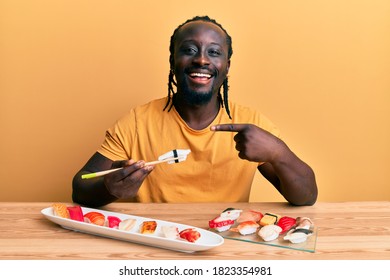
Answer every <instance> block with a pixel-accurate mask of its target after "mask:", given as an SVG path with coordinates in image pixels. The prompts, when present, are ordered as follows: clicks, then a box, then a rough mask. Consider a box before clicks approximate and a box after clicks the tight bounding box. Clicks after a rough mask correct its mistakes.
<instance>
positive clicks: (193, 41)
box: [180, 39, 222, 48]
mask: <svg viewBox="0 0 390 280" xmlns="http://www.w3.org/2000/svg"><path fill="white" fill-rule="evenodd" d="M196 42H197V41H195V40H192V39H189V40H184V41H182V42H181V43H180V44H185V43H196ZM210 45H216V46H219V47H221V48H222V45H221V44H219V43H216V42H211V43H210Z"/></svg>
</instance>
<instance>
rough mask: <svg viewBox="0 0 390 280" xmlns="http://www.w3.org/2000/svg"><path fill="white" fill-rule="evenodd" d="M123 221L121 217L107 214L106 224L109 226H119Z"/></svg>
mask: <svg viewBox="0 0 390 280" xmlns="http://www.w3.org/2000/svg"><path fill="white" fill-rule="evenodd" d="M120 222H121V219H119V218H118V217H115V216H107V222H106V226H108V227H109V228H115V229H117V228H119V224H120Z"/></svg>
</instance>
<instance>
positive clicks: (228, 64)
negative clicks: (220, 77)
mask: <svg viewBox="0 0 390 280" xmlns="http://www.w3.org/2000/svg"><path fill="white" fill-rule="evenodd" d="M229 69H230V59H229V60H228V63H227V68H226V74H227V73H229Z"/></svg>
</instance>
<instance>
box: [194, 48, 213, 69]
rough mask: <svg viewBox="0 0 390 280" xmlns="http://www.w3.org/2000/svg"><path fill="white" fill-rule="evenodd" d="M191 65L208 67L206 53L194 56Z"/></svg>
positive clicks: (208, 61)
mask: <svg viewBox="0 0 390 280" xmlns="http://www.w3.org/2000/svg"><path fill="white" fill-rule="evenodd" d="M193 63H194V64H197V65H200V66H203V65H209V64H210V60H209V57H208V55H207V53H206V52H203V51H200V52H198V53H197V54H196V55H195V56H194V59H193Z"/></svg>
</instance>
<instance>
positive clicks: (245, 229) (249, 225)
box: [230, 221, 260, 235]
mask: <svg viewBox="0 0 390 280" xmlns="http://www.w3.org/2000/svg"><path fill="white" fill-rule="evenodd" d="M259 227H260V226H259V224H258V223H256V222H254V221H246V222H242V223H241V224H239V225H238V226H237V227H236V228H231V229H230V231H233V232H238V233H240V234H241V235H248V234H253V233H255V232H256V231H257V229H258V228H259Z"/></svg>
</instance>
